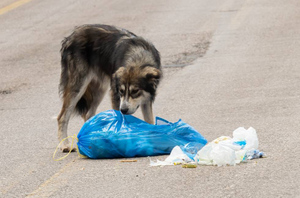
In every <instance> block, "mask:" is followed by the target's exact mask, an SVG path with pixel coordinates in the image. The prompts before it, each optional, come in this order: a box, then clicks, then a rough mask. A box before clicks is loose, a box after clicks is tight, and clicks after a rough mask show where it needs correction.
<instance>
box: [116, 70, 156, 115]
mask: <svg viewBox="0 0 300 198" xmlns="http://www.w3.org/2000/svg"><path fill="white" fill-rule="evenodd" d="M160 78H161V71H160V70H159V69H157V68H154V67H152V66H146V67H120V68H119V69H118V70H117V71H116V72H115V73H114V75H113V78H112V91H113V92H114V95H118V96H119V98H120V107H119V109H120V111H121V112H122V113H123V114H133V113H134V112H135V111H136V110H137V109H138V107H139V106H140V105H141V104H143V103H146V102H149V101H151V102H152V101H153V100H154V98H155V94H156V88H157V85H158V83H159V80H160Z"/></svg>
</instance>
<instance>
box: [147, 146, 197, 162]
mask: <svg viewBox="0 0 300 198" xmlns="http://www.w3.org/2000/svg"><path fill="white" fill-rule="evenodd" d="M191 161H192V159H191V158H189V157H188V156H187V155H186V154H185V153H184V152H183V151H182V150H181V148H180V147H179V146H175V147H174V148H173V149H172V151H171V153H170V155H169V156H168V157H167V158H166V159H165V161H160V160H157V161H156V162H154V161H152V160H151V159H150V166H166V165H173V164H174V163H175V162H176V163H180V162H181V163H184V162H191Z"/></svg>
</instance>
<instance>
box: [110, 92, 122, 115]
mask: <svg viewBox="0 0 300 198" xmlns="http://www.w3.org/2000/svg"><path fill="white" fill-rule="evenodd" d="M110 96H111V105H112V108H113V109H114V110H120V96H119V95H118V94H117V93H115V92H114V91H113V90H111V91H110Z"/></svg>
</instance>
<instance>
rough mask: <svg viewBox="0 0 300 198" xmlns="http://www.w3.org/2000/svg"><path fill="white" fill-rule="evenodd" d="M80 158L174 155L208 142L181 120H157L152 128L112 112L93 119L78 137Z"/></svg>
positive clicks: (198, 147)
mask: <svg viewBox="0 0 300 198" xmlns="http://www.w3.org/2000/svg"><path fill="white" fill-rule="evenodd" d="M77 137H78V143H77V145H78V149H79V152H80V154H82V155H85V156H87V157H89V158H93V159H102V158H129V157H146V156H155V155H163V154H170V152H171V150H172V149H173V148H174V147H175V146H177V145H178V146H181V147H182V148H184V150H185V151H187V152H190V150H191V149H195V148H197V150H200V149H201V148H202V147H203V146H204V145H205V144H206V143H207V140H206V139H205V138H204V137H203V136H202V135H201V134H200V133H198V132H197V131H196V130H195V129H194V128H193V127H191V126H190V125H188V124H186V123H184V122H183V121H181V120H179V121H178V122H175V123H171V122H169V121H166V120H164V119H162V118H158V117H157V118H156V124H155V125H151V124H148V123H146V122H144V121H143V120H140V119H138V118H136V117H134V116H131V115H123V114H121V113H120V112H119V111H115V110H108V111H105V112H102V113H99V114H98V115H96V116H94V117H92V118H91V119H89V120H88V121H87V122H86V123H85V124H84V125H83V127H82V128H81V130H80V132H79V134H78V136H77ZM194 152H196V151H194Z"/></svg>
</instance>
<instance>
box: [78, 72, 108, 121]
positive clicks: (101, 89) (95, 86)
mask: <svg viewBox="0 0 300 198" xmlns="http://www.w3.org/2000/svg"><path fill="white" fill-rule="evenodd" d="M109 82H110V81H109V77H108V76H103V77H102V78H101V80H100V82H99V81H96V80H92V81H91V83H90V84H89V86H88V88H87V90H89V91H90V92H91V94H92V101H91V104H90V105H89V110H88V111H87V113H86V114H85V115H84V116H83V119H84V121H87V120H88V119H90V118H91V117H93V116H94V115H95V114H96V110H97V107H98V106H99V104H100V103H101V101H102V100H103V98H104V95H105V92H106V91H107V88H108V86H109Z"/></svg>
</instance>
